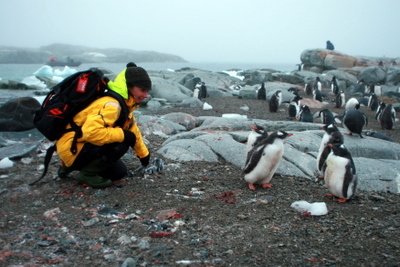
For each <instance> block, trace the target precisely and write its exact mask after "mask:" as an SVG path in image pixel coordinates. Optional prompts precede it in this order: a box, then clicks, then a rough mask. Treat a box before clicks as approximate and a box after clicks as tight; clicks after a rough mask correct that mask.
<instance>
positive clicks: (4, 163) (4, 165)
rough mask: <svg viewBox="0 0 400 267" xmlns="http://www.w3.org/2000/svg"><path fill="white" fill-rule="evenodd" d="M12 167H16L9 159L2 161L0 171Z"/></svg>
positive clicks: (0, 161)
mask: <svg viewBox="0 0 400 267" xmlns="http://www.w3.org/2000/svg"><path fill="white" fill-rule="evenodd" d="M12 166H14V163H13V162H12V161H11V160H10V159H9V158H7V157H6V158H4V159H2V160H0V169H6V168H11V167H12Z"/></svg>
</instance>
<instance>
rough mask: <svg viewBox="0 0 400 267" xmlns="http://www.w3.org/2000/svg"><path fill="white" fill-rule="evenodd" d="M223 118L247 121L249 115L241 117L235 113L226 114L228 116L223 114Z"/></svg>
mask: <svg viewBox="0 0 400 267" xmlns="http://www.w3.org/2000/svg"><path fill="white" fill-rule="evenodd" d="M222 118H228V119H247V115H240V114H235V113H226V114H222Z"/></svg>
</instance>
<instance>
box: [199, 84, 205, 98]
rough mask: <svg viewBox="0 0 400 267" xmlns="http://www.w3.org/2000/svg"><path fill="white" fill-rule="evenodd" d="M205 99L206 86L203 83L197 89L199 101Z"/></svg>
mask: <svg viewBox="0 0 400 267" xmlns="http://www.w3.org/2000/svg"><path fill="white" fill-rule="evenodd" d="M206 97H207V86H206V84H205V83H204V82H202V83H201V85H200V89H199V99H203V98H206Z"/></svg>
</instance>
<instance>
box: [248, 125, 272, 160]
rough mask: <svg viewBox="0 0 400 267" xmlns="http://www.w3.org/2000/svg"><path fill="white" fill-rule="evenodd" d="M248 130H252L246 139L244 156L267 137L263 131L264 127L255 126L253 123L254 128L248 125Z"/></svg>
mask: <svg viewBox="0 0 400 267" xmlns="http://www.w3.org/2000/svg"><path fill="white" fill-rule="evenodd" d="M250 128H251V129H252V131H251V132H250V133H249V136H248V137H247V144H246V155H247V153H249V151H250V150H251V149H252V148H253V147H254V146H255V145H257V144H258V143H259V142H260V141H262V140H263V139H265V138H267V137H268V132H267V131H266V130H265V129H264V127H262V126H260V125H257V123H255V126H253V125H250Z"/></svg>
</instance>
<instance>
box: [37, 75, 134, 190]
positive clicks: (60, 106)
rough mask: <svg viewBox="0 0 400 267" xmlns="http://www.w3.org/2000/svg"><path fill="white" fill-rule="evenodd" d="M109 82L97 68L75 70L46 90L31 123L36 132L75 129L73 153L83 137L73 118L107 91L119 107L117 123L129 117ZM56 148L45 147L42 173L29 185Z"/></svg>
mask: <svg viewBox="0 0 400 267" xmlns="http://www.w3.org/2000/svg"><path fill="white" fill-rule="evenodd" d="M108 82H109V79H108V78H107V77H106V76H104V74H103V73H102V72H101V71H100V70H99V69H97V68H91V69H89V70H86V71H81V72H76V73H74V74H72V75H71V76H68V77H67V78H65V79H64V80H63V81H62V82H60V83H59V84H57V85H56V86H54V87H53V88H52V89H51V91H50V92H49V93H48V94H47V96H46V98H45V99H44V100H43V103H42V106H41V107H40V108H39V109H38V110H36V111H35V115H34V118H33V123H34V124H35V126H36V128H37V129H38V130H39V132H41V133H42V134H43V135H44V136H45V137H46V138H47V139H48V140H50V141H55V140H58V139H59V138H60V137H61V136H63V135H64V134H65V133H67V132H70V131H74V132H75V136H74V140H73V142H72V146H71V152H72V153H73V154H76V152H77V148H76V143H77V140H78V139H79V138H80V137H82V131H81V126H80V125H77V124H76V123H75V122H74V120H73V118H74V117H75V115H76V114H78V113H79V112H80V111H82V110H83V109H85V108H86V107H88V106H89V104H90V103H92V102H93V101H94V100H96V99H98V98H100V97H103V96H107V95H108V96H111V97H113V98H115V99H117V100H118V102H119V103H120V106H121V108H122V111H121V115H120V117H119V118H118V120H117V122H116V126H120V127H123V126H124V124H125V122H126V120H127V118H128V114H129V111H128V107H127V106H126V104H125V102H124V99H123V98H122V96H120V95H119V94H117V93H115V92H113V91H111V90H108V87H107V83H108ZM68 124H70V125H71V128H68V129H66V127H67V125H68ZM55 150H56V146H55V145H53V146H51V147H49V148H48V149H47V152H46V156H45V163H44V170H43V174H42V176H41V177H40V178H39V179H38V180H36V181H34V182H32V183H30V184H29V185H34V184H36V183H37V182H38V181H40V180H41V179H42V178H43V177H44V176H45V175H46V173H47V169H48V166H49V163H50V160H51V157H52V155H53V153H54V151H55Z"/></svg>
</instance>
